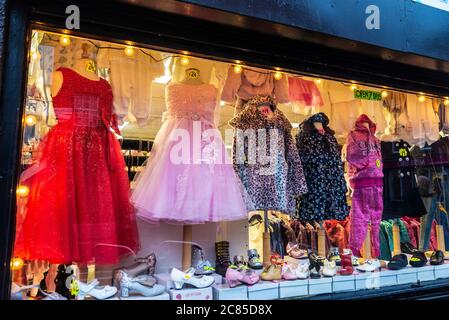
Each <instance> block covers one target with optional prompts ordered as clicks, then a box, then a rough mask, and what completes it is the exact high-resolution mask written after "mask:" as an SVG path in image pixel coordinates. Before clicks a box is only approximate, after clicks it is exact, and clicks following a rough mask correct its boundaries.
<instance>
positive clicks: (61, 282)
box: [55, 264, 75, 300]
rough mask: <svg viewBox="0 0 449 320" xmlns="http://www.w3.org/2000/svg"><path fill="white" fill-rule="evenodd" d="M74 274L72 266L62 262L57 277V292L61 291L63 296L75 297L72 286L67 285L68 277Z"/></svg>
mask: <svg viewBox="0 0 449 320" xmlns="http://www.w3.org/2000/svg"><path fill="white" fill-rule="evenodd" d="M73 275H74V271H73V269H72V268H70V265H67V266H66V265H63V264H60V265H59V266H58V271H57V273H56V277H55V285H56V289H55V292H57V293H59V294H60V295H62V296H63V297H65V298H67V299H68V300H70V299H75V295H73V294H72V293H71V292H70V288H68V287H67V279H68V278H69V277H72V276H73Z"/></svg>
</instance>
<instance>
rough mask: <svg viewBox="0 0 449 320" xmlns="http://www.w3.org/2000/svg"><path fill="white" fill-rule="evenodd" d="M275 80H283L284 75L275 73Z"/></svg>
mask: <svg viewBox="0 0 449 320" xmlns="http://www.w3.org/2000/svg"><path fill="white" fill-rule="evenodd" d="M274 78H275V79H276V80H281V79H282V73H281V72H279V71H277V72H275V73H274Z"/></svg>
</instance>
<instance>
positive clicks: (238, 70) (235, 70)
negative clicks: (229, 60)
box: [234, 64, 243, 73]
mask: <svg viewBox="0 0 449 320" xmlns="http://www.w3.org/2000/svg"><path fill="white" fill-rule="evenodd" d="M242 70H243V68H242V66H241V65H238V64H236V65H235V66H234V72H235V73H240V72H242Z"/></svg>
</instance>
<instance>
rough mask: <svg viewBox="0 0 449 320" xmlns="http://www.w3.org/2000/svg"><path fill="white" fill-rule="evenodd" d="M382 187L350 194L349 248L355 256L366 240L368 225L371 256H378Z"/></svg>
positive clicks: (363, 189) (358, 253)
mask: <svg viewBox="0 0 449 320" xmlns="http://www.w3.org/2000/svg"><path fill="white" fill-rule="evenodd" d="M382 207H383V203H382V187H381V186H380V187H379V186H377V187H376V186H374V187H363V188H356V189H354V192H353V194H352V206H351V233H350V236H349V246H350V248H351V250H352V252H353V253H354V254H355V255H356V256H359V257H360V256H361V254H360V250H361V248H362V246H363V242H364V241H365V238H366V232H367V230H368V225H369V224H371V256H372V257H378V256H379V255H380V246H379V230H380V229H379V227H380V222H381V219H382V209H383V208H382Z"/></svg>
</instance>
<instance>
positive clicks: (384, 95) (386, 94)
mask: <svg viewBox="0 0 449 320" xmlns="http://www.w3.org/2000/svg"><path fill="white" fill-rule="evenodd" d="M386 97H388V91H386V90H382V98H386Z"/></svg>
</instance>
